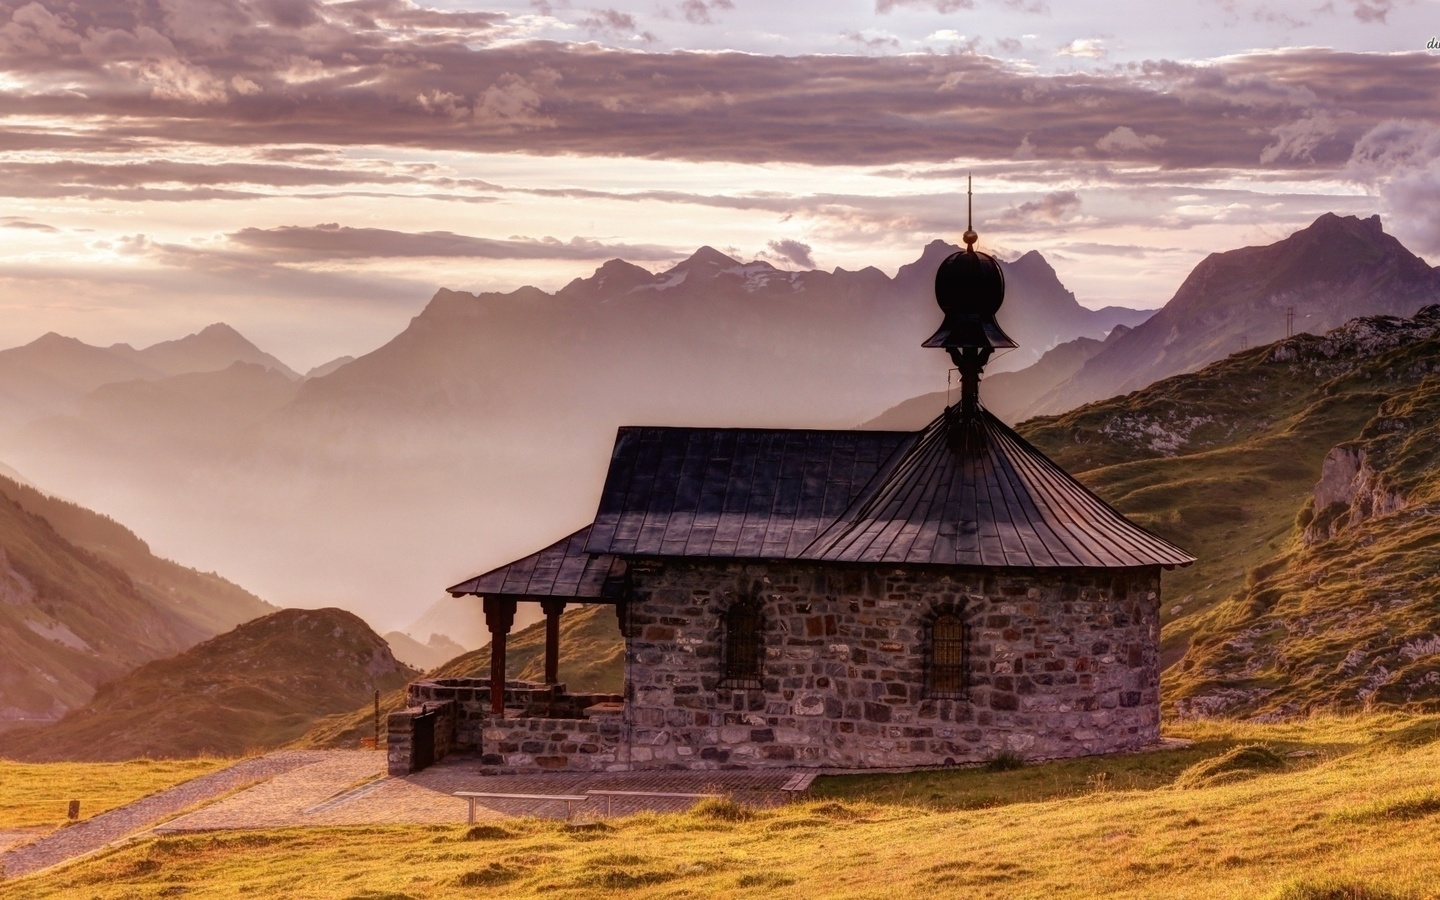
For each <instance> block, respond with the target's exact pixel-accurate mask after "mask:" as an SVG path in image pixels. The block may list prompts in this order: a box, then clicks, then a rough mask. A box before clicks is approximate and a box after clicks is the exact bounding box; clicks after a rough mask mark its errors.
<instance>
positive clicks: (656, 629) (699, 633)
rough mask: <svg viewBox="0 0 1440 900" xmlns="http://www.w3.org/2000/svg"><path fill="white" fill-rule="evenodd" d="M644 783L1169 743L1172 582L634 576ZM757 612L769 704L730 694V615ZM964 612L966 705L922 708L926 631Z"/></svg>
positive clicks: (988, 575)
mask: <svg viewBox="0 0 1440 900" xmlns="http://www.w3.org/2000/svg"><path fill="white" fill-rule="evenodd" d="M631 577H632V579H633V589H634V601H633V602H632V603H631V604H630V613H629V616H630V620H629V632H630V640H629V649H630V660H631V663H630V687H631V690H632V692H633V693H632V699H631V704H630V723H631V728H632V733H631V736H630V740H631V747H630V759H631V761H632V763H633V766H634V767H635V768H687V769H710V768H731V767H744V768H757V767H768V766H776V767H780V766H825V767H835V768H846V769H863V768H901V767H912V766H937V765H953V764H961V763H975V762H982V761H985V760H988V759H991V758H993V757H995V756H997V755H999V754H1001V753H1014V754H1018V755H1020V756H1023V757H1025V758H1027V759H1049V758H1057V757H1068V756H1083V755H1089V754H1097V753H1108V752H1114V751H1119V750H1132V749H1136V748H1139V747H1143V746H1145V745H1148V744H1152V743H1154V742H1156V741H1157V740H1158V739H1159V722H1160V709H1159V653H1158V646H1159V637H1160V614H1159V613H1160V603H1159V588H1160V573H1159V568H1158V567H1145V568H1137V569H1103V570H1075V569H1070V570H1043V569H1042V570H1035V569H1027V570H1019V569H959V568H948V567H947V568H943V569H942V568H939V567H923V568H922V567H913V568H902V567H894V568H888V569H882V568H879V567H874V566H869V567H860V566H855V567H843V566H833V565H831V566H822V565H814V564H798V563H793V562H786V563H771V564H741V563H718V562H717V563H702V562H694V561H672V560H664V561H648V562H643V563H636V564H632V566H631ZM744 597H752V598H755V599H757V600H758V601H759V602H760V603H761V606H762V610H763V620H764V627H763V641H764V661H763V672H762V678H761V685H762V686H761V687H760V688H756V689H748V690H741V689H731V688H725V687H721V686H720V680H721V679H720V676H721V659H720V656H721V648H722V647H723V646H724V636H723V633H722V630H721V622H722V616H723V612H724V610H725V609H726V608H727V607H728V606H729V604H730V603H733V602H735V601H736V600H737V599H740V598H744ZM940 608H945V609H950V610H955V611H959V613H960V614H961V616H962V617H963V620H964V622H965V625H966V631H967V649H968V667H967V671H966V673H965V674H966V680H967V685H966V690H965V691H964V694H963V696H962V697H960V698H957V699H935V698H930V697H928V696H927V690H926V683H925V657H924V653H925V648H924V646H923V644H924V641H925V620H926V617H927V616H928V615H930V614H931V613H932V612H933V611H935V610H937V609H940Z"/></svg>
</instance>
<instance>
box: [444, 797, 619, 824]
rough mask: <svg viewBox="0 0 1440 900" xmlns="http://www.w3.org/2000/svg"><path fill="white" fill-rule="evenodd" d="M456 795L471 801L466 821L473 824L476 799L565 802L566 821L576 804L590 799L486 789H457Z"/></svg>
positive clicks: (570, 816)
mask: <svg viewBox="0 0 1440 900" xmlns="http://www.w3.org/2000/svg"><path fill="white" fill-rule="evenodd" d="M455 796H456V797H464V798H465V799H466V800H467V801H468V802H469V803H470V811H469V813H468V814H467V815H466V818H465V821H466V822H467V823H469V824H471V825H474V824H475V801H476V800H530V801H532V802H537V801H538V802H543V801H547V800H553V801H557V802H560V803H564V804H565V821H567V822H568V821H570V819H571V818H572V817H573V816H574V814H575V804H576V803H585V802H587V801H589V800H590V798H589V797H588V796H586V795H585V794H495V793H490V792H486V791H456V792H455Z"/></svg>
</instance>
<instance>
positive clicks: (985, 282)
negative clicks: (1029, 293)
mask: <svg viewBox="0 0 1440 900" xmlns="http://www.w3.org/2000/svg"><path fill="white" fill-rule="evenodd" d="M966 194H967V197H968V194H969V192H968V191H967V192H966ZM967 206H968V200H967ZM979 238H980V236H979V235H977V234H976V233H975V229H974V228H972V227H970V223H968V222H967V223H966V227H965V249H964V250H958V251H956V252H955V253H952V254H950V256H948V257H946V259H945V261H944V262H942V263H940V268H939V270H938V271H937V272H936V273H935V302H936V303H938V304H939V305H940V310H941V312H943V313H945V321H944V322H942V323H941V325H940V330H939V331H937V332H935V333H934V334H933V335H931V336H930V339H929V340H927V341H925V343H924V344H923V346H925V347H944V348H946V349H950V348H963V347H974V348H976V349H981V350H984V349H989V350H996V349H1001V348H1008V347H1014V346H1016V344H1015V342H1014V341H1013V340H1011V338H1010V336H1009V335H1007V334H1006V333H1005V331H1004V329H1002V328H1001V327H1000V325H999V323H997V322H996V321H995V314H996V313H997V312H999V311H1000V305H1001V304H1002V303H1004V302H1005V273H1004V272H1002V271H1001V270H1000V263H999V262H997V261H996V259H995V257H993V256H991V255H990V254H988V253H981V252H979V251H977V250H976V249H975V242H976V241H977V240H979Z"/></svg>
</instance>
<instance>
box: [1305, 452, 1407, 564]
mask: <svg viewBox="0 0 1440 900" xmlns="http://www.w3.org/2000/svg"><path fill="white" fill-rule="evenodd" d="M1313 498H1314V499H1313V501H1312V505H1311V518H1310V521H1309V522H1308V523H1307V524H1306V525H1305V530H1304V532H1303V533H1302V535H1301V539H1302V540H1303V541H1304V543H1305V545H1306V546H1309V545H1311V544H1314V543H1316V542H1318V541H1324V540H1329V539H1330V538H1332V537H1334V536H1335V535H1337V534H1339V533H1340V532H1341V531H1343V530H1345V529H1346V528H1350V527H1353V526H1355V525H1358V524H1360V523H1361V522H1363V521H1365V520H1367V519H1370V518H1373V517H1375V516H1383V515H1386V514H1388V513H1393V512H1398V511H1400V510H1402V509H1404V508H1405V507H1406V505H1407V503H1406V498H1405V496H1404V495H1403V494H1401V493H1400V492H1398V491H1394V490H1391V489H1389V488H1388V487H1387V486H1386V485H1385V484H1384V481H1383V479H1382V478H1381V476H1380V475H1379V474H1378V473H1377V472H1376V471H1375V470H1374V469H1373V468H1371V466H1370V458H1369V455H1368V454H1367V452H1366V449H1365V448H1364V447H1363V446H1356V445H1353V444H1341V445H1340V446H1338V447H1335V448H1334V449H1332V450H1331V451H1330V452H1329V454H1327V455H1326V457H1325V462H1324V463H1323V464H1322V465H1321V468H1320V481H1319V483H1318V484H1316V485H1315V490H1314V492H1313Z"/></svg>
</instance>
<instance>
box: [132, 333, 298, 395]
mask: <svg viewBox="0 0 1440 900" xmlns="http://www.w3.org/2000/svg"><path fill="white" fill-rule="evenodd" d="M138 355H139V356H140V358H141V359H142V360H144V361H145V362H146V363H148V364H149V365H152V366H154V367H155V368H157V369H159V370H160V371H161V372H163V373H165V374H166V375H181V374H184V373H186V372H213V371H219V370H221V369H228V368H229V367H230V366H231V364H232V363H235V362H250V363H255V364H257V365H261V366H265V367H266V368H268V369H274V370H276V371H277V372H279V373H281V374H282V375H284V376H285V377H286V378H289V379H291V380H292V381H294V380H299V378H300V375H299V374H298V373H297V372H295V371H294V370H292V369H291V368H290V367H289V366H287V365H285V364H284V363H283V362H281V361H280V360H278V359H276V358H275V357H273V356H271V355H270V354H268V353H266V352H265V351H263V350H261V349H260V348H259V347H257V346H255V344H254V343H252V342H251V341H250V339H249V338H247V337H245V335H243V334H241V333H240V332H239V331H236V330H235V329H234V328H232V327H231V326H229V325H227V324H225V323H224V322H214V323H212V324H210V325H206V326H205V327H204V328H202V329H200V330H199V331H197V332H194V333H193V334H187V335H185V337H182V338H178V339H176V340H173V341H161V342H160V343H158V344H152V345H150V346H149V347H146V348H145V349H144V350H141V351H139V354H138Z"/></svg>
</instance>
